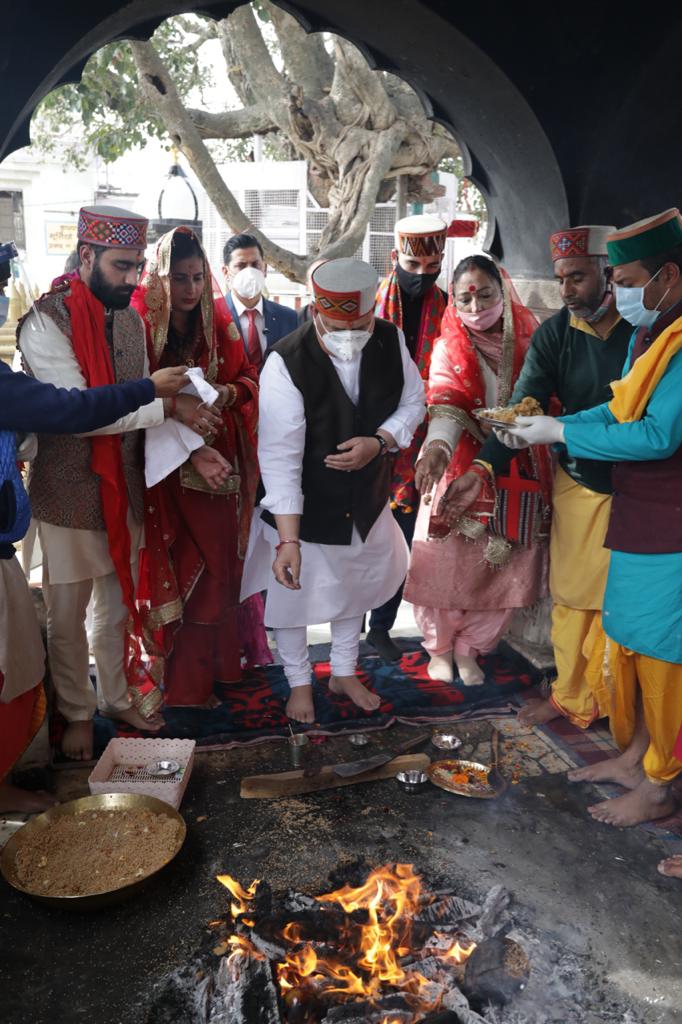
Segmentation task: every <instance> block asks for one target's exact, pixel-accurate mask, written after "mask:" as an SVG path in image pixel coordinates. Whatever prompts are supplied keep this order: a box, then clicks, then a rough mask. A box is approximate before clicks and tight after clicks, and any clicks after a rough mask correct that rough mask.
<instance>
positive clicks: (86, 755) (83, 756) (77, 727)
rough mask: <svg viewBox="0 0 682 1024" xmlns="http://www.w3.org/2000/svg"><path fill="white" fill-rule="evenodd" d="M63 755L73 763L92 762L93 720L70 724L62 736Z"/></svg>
mask: <svg viewBox="0 0 682 1024" xmlns="http://www.w3.org/2000/svg"><path fill="white" fill-rule="evenodd" d="M62 753H63V754H64V756H65V757H69V758H71V760H72V761H92V719H88V721H86V722H69V724H68V725H67V727H66V729H65V730H64V735H63V736H62Z"/></svg>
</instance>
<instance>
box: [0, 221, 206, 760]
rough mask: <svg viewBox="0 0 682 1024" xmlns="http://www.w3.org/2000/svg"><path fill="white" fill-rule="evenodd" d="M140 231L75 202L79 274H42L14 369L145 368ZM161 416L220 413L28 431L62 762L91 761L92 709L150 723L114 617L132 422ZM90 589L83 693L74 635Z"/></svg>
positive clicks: (127, 596)
mask: <svg viewBox="0 0 682 1024" xmlns="http://www.w3.org/2000/svg"><path fill="white" fill-rule="evenodd" d="M146 230H147V221H146V220H145V219H144V218H143V217H140V216H139V215H137V214H135V213H129V212H128V211H126V210H121V209H118V208H116V207H108V206H93V207H88V208H85V207H84V208H83V209H81V211H80V214H79V218H78V252H79V256H80V261H81V262H80V268H79V270H78V271H77V272H75V273H73V274H71V275H65V277H63V278H60V279H58V280H57V281H55V282H53V285H52V288H51V290H50V292H49V293H48V294H46V295H43V296H42V297H41V298H40V299H39V300H38V302H37V303H36V307H35V308H34V310H33V311H32V312H31V313H30V314H29V315H28V316H27V317H26V318H25V319H24V320H23V321H22V323H21V325H20V328H19V335H18V345H19V348H20V350H21V353H22V360H23V365H24V368H25V370H26V372H27V373H29V374H30V375H31V376H33V377H36V378H37V379H38V380H42V381H45V382H47V383H51V384H55V385H57V386H58V387H68V388H73V387H76V388H86V387H97V386H99V385H103V384H113V383H120V382H123V381H127V380H134V379H138V378H141V377H145V376H147V375H148V364H147V356H146V348H145V337H144V327H143V324H142V321H141V319H140V317H139V315H138V314H137V312H135V310H133V309H130V308H129V304H130V299H131V296H132V293H133V291H134V289H135V286H136V284H137V280H138V276H139V274H140V271H141V270H142V267H143V265H144V250H145V246H146ZM167 415H174V416H176V417H177V418H178V419H181V420H182V421H183V422H185V423H188V424H189V425H191V426H192V427H193V428H194V429H196V430H197V431H198V432H199V433H202V432H206V433H207V432H208V431H209V430H210V429H211V428H212V427H214V426H217V425H218V424H219V422H220V421H219V419H218V417H216V416H215V414H214V413H213V412H211V410H209V409H207V408H205V407H204V406H203V405H201V403H199V401H198V400H197V399H195V398H192V397H191V396H189V395H180V396H178V397H177V398H174V399H155V401H153V402H152V403H150V404H149V405H147V406H144V407H143V408H142V409H140V410H139V411H138V412H134V413H129V414H128V415H126V416H123V417H121V418H120V419H119V420H117V421H116V422H115V423H113V424H111V425H110V426H108V427H102V428H100V429H99V430H95V431H91V432H89V433H88V434H86V435H80V436H77V437H72V436H67V435H63V434H60V435H48V434H44V435H42V434H41V435H40V436H39V443H38V455H37V458H36V459H35V461H34V463H33V466H32V468H31V475H30V480H29V492H30V497H31V504H32V508H33V516H34V518H35V519H36V520H37V521H38V531H39V536H40V542H41V546H42V550H43V556H44V574H43V593H44V596H45V602H46V605H47V621H48V626H47V641H48V656H49V662H50V670H51V674H52V679H53V681H54V685H55V690H56V693H57V707H58V709H59V711H60V712H61V714H62V715H63V717H64V718H65V719H66V722H67V727H66V730H65V732H64V736H63V739H62V750H63V752H64V753H65V754H66V755H67V756H68V757H71V758H74V759H84V760H88V759H90V758H91V757H92V753H93V747H92V717H93V715H94V712H95V708H96V706H98V707H99V710H100V713H101V714H103V715H106V716H108V717H112V718H117V719H120V720H122V721H125V722H126V723H127V724H129V725H131V726H133V727H134V728H138V729H147V730H152V731H153V730H156V729H158V728H160V726H161V724H162V720H161V718H160V716H159V715H158V714H157V711H158V708H159V706H160V703H161V696H160V693H159V691H158V690H156V688H155V687H154V686H153V685H152V684H151V682H150V681H149V680H147V679H145V678H144V677H143V676H140V675H138V673H137V672H136V671H135V669H136V667H137V665H136V660H135V658H134V657H133V652H132V651H131V649H130V646H129V643H128V632H127V624H128V619H129V617H130V616H132V618H133V620H135V618H136V614H137V613H136V611H135V604H134V590H135V580H136V577H137V563H138V554H139V550H140V548H141V547H142V545H143V543H144V533H143V527H142V514H143V494H144V478H143V466H142V448H141V445H140V434H139V431H140V430H141V429H144V428H146V427H150V426H154V425H156V424H158V423H161V422H162V421H163V419H164V417H165V416H167ZM91 596H92V597H93V630H92V637H91V643H92V650H93V654H94V658H95V665H96V669H97V697H96V695H95V691H94V690H93V688H92V685H91V683H90V678H89V671H88V669H89V651H88V640H87V636H86V632H85V614H86V609H87V606H88V602H89V601H90V597H91ZM130 684H133V685H130Z"/></svg>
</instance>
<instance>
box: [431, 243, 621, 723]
mask: <svg viewBox="0 0 682 1024" xmlns="http://www.w3.org/2000/svg"><path fill="white" fill-rule="evenodd" d="M614 230H615V229H614V228H612V227H609V226H601V225H591V226H586V227H576V228H569V229H566V230H563V231H557V232H555V233H554V234H553V235H552V236H551V238H550V246H551V253H552V261H553V264H554V276H555V279H556V281H557V282H558V284H559V288H560V291H561V299H562V301H563V304H564V308H563V309H561V310H560V311H559V312H558V313H555V315H554V316H552V317H550V318H549V319H548V320H546V321H545V323H543V324H542V325H541V326H540V327H538V329H537V330H536V331H535V333H534V334H533V338H532V340H531V345H530V348H529V350H528V354H527V356H526V359H525V362H524V365H523V369H522V371H521V374H520V376H519V379H518V381H517V384H516V387H515V389H514V393H513V394H512V397H511V404H515V403H516V402H520V401H521V399H522V398H526V397H528V396H530V397H533V398H535V399H537V401H538V402H539V403H540V404H541V405H542V408H543V409H544V410H545V411H547V409H548V406H549V403H550V400H551V399H552V397H553V396H555V397H556V398H557V399H558V401H559V404H560V406H561V414H564V415H566V414H569V413H574V412H580V411H582V410H583V409H590V408H592V407H593V406H595V405H600V404H601V403H602V402H605V401H608V399H609V398H610V396H611V391H610V386H609V385H610V382H611V381H612V380H617V379H619V378H620V376H621V371H622V368H623V364H624V362H625V357H626V355H627V350H628V344H629V341H630V337H631V335H632V327H631V326H630V324H628V323H626V322H625V321H624V320H623V319H622V318H621V317H620V315H619V313H618V311H617V309H616V305H615V302H613V295H612V288H611V269H610V267H608V265H607V257H606V236H607V235H608V234H610V233H611V232H612V231H614ZM506 436H507V437H509V436H510V435H506ZM518 445H519V447H524V446H525V442H523V441H520V440H519V442H518ZM513 458H514V451H513V450H512V449H510V448H508V447H506V446H505V445H503V444H502V443H501V442H500V441H498V440H497V438H495V437H494V436H493V437H490V438H489V439H488V440H487V441H486V443H485V444H484V446H483V448H482V449H481V452H480V454H479V457H478V459H477V460H476V461H477V462H478V463H479V464H482V465H484V466H486V467H487V468H488V469H489V470H491V472H495V473H498V474H499V473H504V472H505V470H506V469H507V467H508V466H509V464H510V462H511V460H512V459H513ZM480 487H481V479H480V477H479V476H477V475H476V474H474V473H465V474H463V476H461V477H460V478H459V480H456V481H455V482H454V483H453V484H452V485H451V486H450V489H449V491H448V493H447V495H446V498H447V501H448V505H449V512H450V514H461V513H462V512H464V511H465V510H466V509H467V508H468V507H469V506H470V505H471V504H472V502H473V501H474V500H475V499H476V497H477V496H478V492H479V490H480ZM611 490H612V488H611V463H607V462H599V461H596V460H593V459H581V458H577V459H574V458H571V456H570V455H568V453H567V452H566V450H565V449H562V452H561V454H560V455H559V465H558V467H557V474H556V479H555V482H554V494H553V519H552V532H551V538H550V580H549V585H550V593H551V595H552V600H553V602H554V607H553V610H552V644H553V647H554V659H555V664H556V668H557V678H556V679H555V681H554V683H553V686H552V693H551V696H550V697H548V698H547V699H546V700H541V701H534V702H532V703H529V704H528V705H527V706H526V707H525V708H524V709H523V710H522V711H521V712H520V714H519V718H520V719H521V720H522V721H523V722H524V724H528V725H536V724H540V723H543V722H548V721H550V720H551V719H552V718H556V717H558V716H559V715H563V716H565V717H566V718H568V719H569V721H571V722H572V723H573V724H574V725H577V726H579V727H580V728H583V729H586V728H587V727H588V726H589V725H590V724H591V723H592V722H593V721H594V720H595V718H598V717H601V716H602V715H604V714H606V707H607V705H606V702H605V699H604V695H603V693H602V692H601V685H602V684H601V680H590V681H589V682H588V680H587V679H586V677H585V668H586V663H587V662H586V658H585V656H584V653H583V648H584V647H585V645H586V643H587V645H588V646H589V645H590V644H591V643H592V642H593V640H594V637H595V636H596V633H597V631H598V630H600V629H601V606H602V598H603V595H604V587H605V585H606V574H607V570H608V551H607V550H606V549H605V548H604V547H603V543H604V537H605V535H606V527H607V524H608V519H609V511H610V506H611Z"/></svg>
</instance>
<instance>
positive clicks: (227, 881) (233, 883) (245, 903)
mask: <svg viewBox="0 0 682 1024" xmlns="http://www.w3.org/2000/svg"><path fill="white" fill-rule="evenodd" d="M216 879H217V881H219V882H220V884H221V885H224V886H225V888H226V889H229V890H230V892H231V893H232V895H233V896H234V898H235V900H236V901H237V902H235V903H231V904H230V913H231V914H232V917H233V918H234V917H239V915H240V914H246V913H247V911H248V909H249V903H250V902H251V900H252V899H253V898H254V896H255V895H256V889H257V888H258V886H259V884H260V879H259V878H256V879H254V881H253V882H252V883H251V885H250V886H249V888H248V889H242V887H241V885H240V884H239V882H238V881H237V880H236V879H235V878H233V877H232V875H216Z"/></svg>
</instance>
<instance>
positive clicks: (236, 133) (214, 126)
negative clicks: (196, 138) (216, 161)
mask: <svg viewBox="0 0 682 1024" xmlns="http://www.w3.org/2000/svg"><path fill="white" fill-rule="evenodd" d="M187 113H188V114H189V116H190V117H191V118H192V120H193V122H194V124H195V125H196V127H197V128H198V129H199V134H200V135H201V137H202V139H245V138H248V137H249V136H250V135H267V134H268V133H269V132H273V131H277V127H278V126H277V124H276V122H275V121H274V120H273V117H272V112H271V111H270V110H268V109H267V108H266V107H264V106H262V105H260V104H256V105H255V106H252V107H245V108H243V109H242V110H223V111H222V112H221V113H220V114H212V113H210V112H209V111H208V110H195V109H188V110H187Z"/></svg>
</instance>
